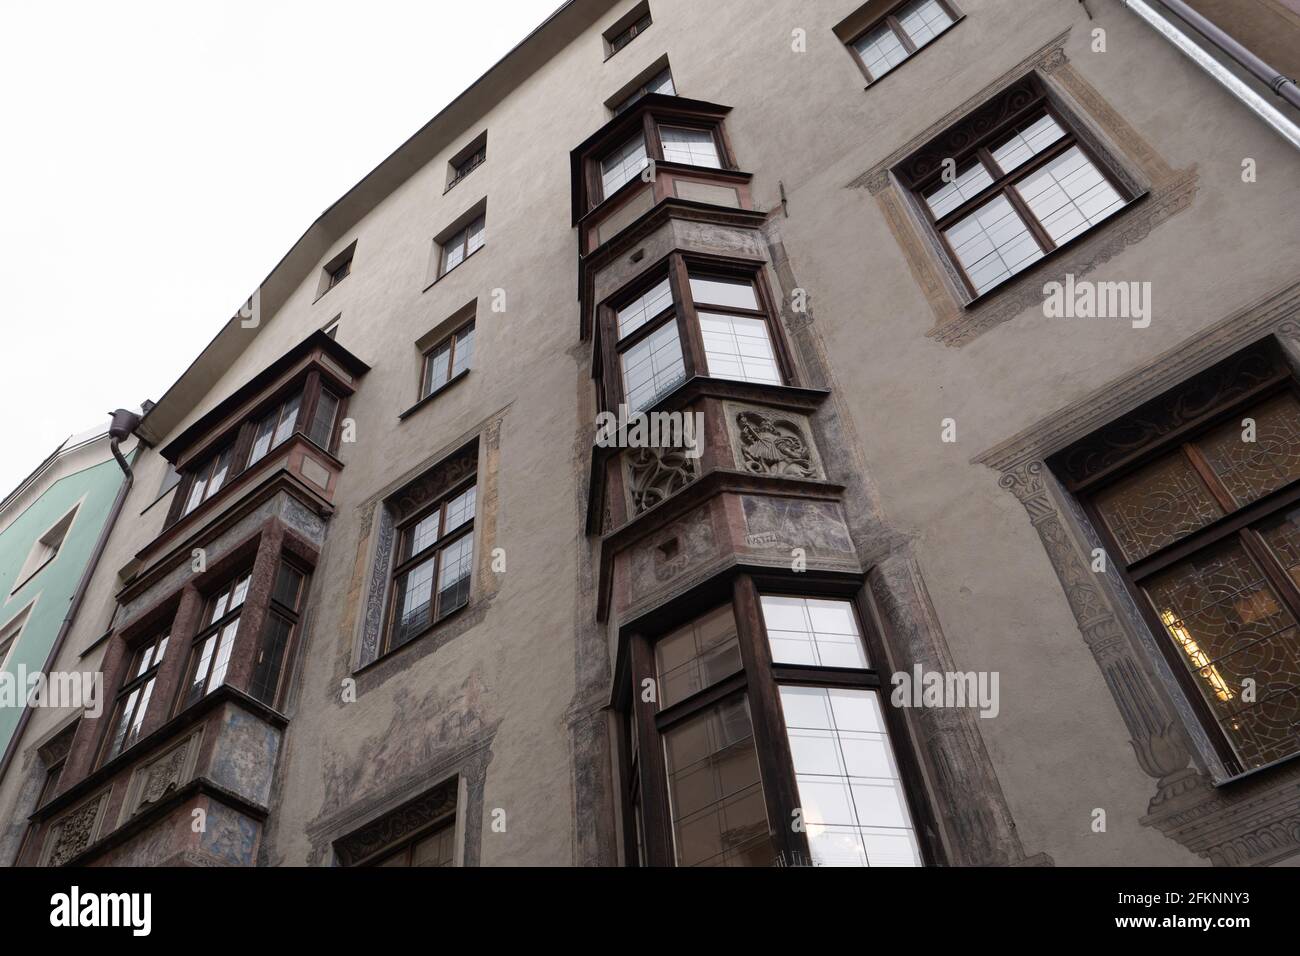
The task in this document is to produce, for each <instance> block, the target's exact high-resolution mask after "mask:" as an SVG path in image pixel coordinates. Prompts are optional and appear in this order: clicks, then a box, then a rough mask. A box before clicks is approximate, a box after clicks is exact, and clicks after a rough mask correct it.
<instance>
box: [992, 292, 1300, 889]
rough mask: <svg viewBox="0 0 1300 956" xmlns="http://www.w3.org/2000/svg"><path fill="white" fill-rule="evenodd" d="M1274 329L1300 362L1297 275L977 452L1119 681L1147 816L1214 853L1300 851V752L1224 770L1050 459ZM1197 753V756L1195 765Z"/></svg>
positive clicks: (1112, 685) (1108, 676) (1233, 857)
mask: <svg viewBox="0 0 1300 956" xmlns="http://www.w3.org/2000/svg"><path fill="white" fill-rule="evenodd" d="M1268 336H1273V337H1275V338H1276V339H1277V341H1278V342H1279V344H1280V345H1281V346H1282V350H1283V353H1284V354H1285V355H1286V357H1287V359H1288V361H1289V362H1290V364H1291V365H1292V367H1293V368H1300V282H1293V283H1291V284H1289V285H1287V286H1284V287H1282V288H1280V289H1278V290H1276V291H1274V292H1272V293H1270V294H1268V295H1266V296H1264V297H1262V298H1260V299H1259V300H1257V301H1256V302H1254V303H1253V304H1251V305H1250V306H1247V307H1246V308H1245V309H1242V310H1240V311H1238V312H1236V313H1234V314H1232V315H1230V316H1228V317H1227V318H1225V319H1223V320H1221V321H1219V322H1217V323H1215V324H1214V325H1212V326H1210V327H1209V328H1207V329H1205V330H1204V331H1202V332H1200V333H1197V334H1196V335H1194V336H1192V337H1191V338H1189V339H1188V340H1186V341H1184V342H1183V343H1181V344H1180V345H1178V346H1176V347H1175V348H1173V349H1171V350H1169V351H1167V352H1165V353H1163V354H1162V355H1160V356H1159V357H1157V358H1156V359H1154V360H1152V361H1151V362H1149V363H1147V364H1146V365H1145V366H1144V367H1143V368H1141V369H1139V370H1138V371H1135V372H1132V373H1130V374H1129V375H1127V376H1124V377H1123V378H1121V379H1119V380H1118V381H1116V382H1112V383H1110V384H1108V385H1106V386H1104V387H1103V388H1100V389H1097V390H1096V391H1095V392H1093V393H1092V394H1090V395H1088V396H1086V397H1084V398H1083V399H1081V400H1079V401H1076V402H1073V403H1071V404H1070V405H1068V406H1066V407H1065V408H1063V409H1061V410H1060V411H1058V412H1056V413H1054V414H1052V415H1050V416H1048V417H1046V418H1044V419H1042V420H1041V421H1040V422H1039V423H1038V424H1036V425H1034V426H1031V427H1030V428H1028V429H1026V430H1024V431H1022V432H1021V433H1019V434H1018V435H1016V436H1014V437H1013V438H1011V439H1009V440H1008V441H1006V442H1003V443H1002V444H1000V445H998V446H997V447H995V448H992V449H990V450H989V451H987V452H984V453H983V454H981V455H979V456H978V457H976V458H975V459H973V460H972V461H973V463H978V464H984V465H987V466H988V467H990V468H992V469H994V470H995V471H997V472H999V473H1000V479H999V482H998V483H999V485H1000V486H1001V487H1003V488H1005V489H1006V490H1007V491H1009V492H1011V493H1012V494H1013V495H1015V497H1016V499H1017V500H1019V501H1020V502H1021V504H1022V505H1023V506H1024V507H1025V510H1026V512H1027V513H1028V516H1029V519H1030V523H1031V525H1032V527H1033V528H1034V530H1035V531H1037V532H1038V535H1039V538H1040V539H1041V541H1042V543H1043V547H1044V549H1045V550H1046V552H1047V556H1048V559H1049V560H1050V562H1051V564H1052V567H1053V569H1054V570H1055V571H1056V574H1057V577H1058V578H1059V579H1060V581H1061V586H1062V589H1063V590H1064V592H1065V597H1066V600H1067V602H1068V604H1069V607H1070V610H1071V612H1072V613H1073V615H1074V617H1075V619H1076V621H1077V622H1078V625H1079V630H1080V633H1081V634H1082V636H1083V639H1084V642H1085V643H1087V644H1088V646H1089V649H1090V650H1091V651H1092V653H1093V656H1094V658H1095V659H1096V661H1097V666H1098V668H1099V669H1100V670H1101V672H1102V675H1103V677H1104V679H1105V682H1106V685H1107V687H1108V688H1109V690H1110V691H1111V694H1112V696H1113V697H1114V699H1115V702H1116V705H1117V707H1118V709H1119V712H1120V715H1121V717H1122V718H1123V720H1124V723H1125V725H1126V727H1127V728H1128V731H1129V733H1130V734H1131V735H1132V745H1133V748H1134V753H1135V759H1136V761H1137V763H1138V765H1139V766H1140V767H1141V769H1142V770H1143V772H1145V773H1146V774H1147V775H1148V776H1151V777H1153V778H1155V779H1156V793H1155V795H1154V796H1153V797H1152V799H1151V801H1150V805H1149V807H1148V810H1147V815H1146V816H1145V817H1143V818H1142V821H1141V822H1142V823H1143V824H1144V825H1147V826H1155V827H1157V828H1158V829H1160V830H1161V831H1162V832H1164V833H1165V834H1166V835H1167V836H1169V837H1170V838H1171V839H1173V840H1175V841H1177V842H1179V843H1181V844H1182V845H1184V846H1186V847H1187V848H1188V849H1190V850H1192V851H1193V852H1195V853H1197V854H1199V855H1201V856H1203V857H1205V858H1207V859H1209V860H1210V861H1211V862H1212V863H1214V864H1216V865H1240V864H1267V863H1272V862H1275V861H1277V860H1280V859H1283V858H1285V857H1287V856H1291V855H1293V854H1296V853H1300V761H1297V760H1295V759H1289V760H1286V761H1282V762H1280V763H1279V764H1275V765H1273V766H1270V767H1263V768H1260V769H1258V770H1255V771H1251V772H1247V773H1245V774H1242V775H1240V776H1237V777H1233V778H1230V779H1229V778H1227V777H1225V776H1224V775H1223V772H1222V768H1221V765H1220V762H1219V758H1218V756H1217V754H1216V752H1215V750H1214V748H1213V746H1212V744H1211V742H1210V741H1209V739H1208V737H1207V735H1206V731H1205V728H1204V727H1203V726H1202V724H1201V722H1200V721H1199V720H1198V719H1197V718H1196V716H1195V715H1194V713H1193V712H1192V710H1191V708H1190V706H1189V704H1188V702H1187V700H1186V697H1185V695H1184V693H1183V691H1182V689H1181V687H1180V685H1179V684H1178V683H1177V680H1176V678H1175V677H1174V675H1173V674H1172V673H1171V672H1170V671H1169V669H1168V665H1167V663H1166V660H1165V657H1164V656H1163V655H1162V654H1161V652H1160V649H1159V647H1158V646H1157V645H1156V644H1155V641H1156V639H1157V637H1158V635H1155V634H1153V633H1152V632H1151V629H1150V628H1149V627H1148V626H1147V625H1146V623H1145V622H1144V621H1143V620H1142V619H1141V618H1140V616H1139V615H1138V613H1137V609H1136V606H1135V605H1134V604H1133V601H1132V598H1131V597H1130V596H1129V595H1128V593H1127V591H1125V590H1124V589H1123V585H1122V582H1121V581H1119V580H1118V578H1117V577H1115V575H1116V574H1117V572H1116V571H1114V569H1113V568H1112V569H1109V570H1108V573H1107V574H1105V575H1097V574H1093V573H1092V572H1091V570H1090V555H1091V553H1092V549H1093V548H1095V547H1099V546H1100V539H1099V537H1098V536H1097V534H1096V531H1095V529H1093V528H1092V526H1091V524H1090V522H1089V521H1088V519H1087V517H1086V515H1085V514H1084V512H1083V509H1082V508H1081V506H1080V505H1079V503H1078V502H1077V501H1076V500H1075V499H1074V497H1073V496H1072V495H1070V494H1069V493H1068V492H1067V491H1066V490H1065V489H1064V487H1063V486H1062V485H1061V484H1060V482H1058V481H1057V480H1056V478H1055V476H1054V475H1053V474H1052V472H1051V469H1050V468H1049V467H1048V466H1047V464H1046V459H1047V458H1049V457H1050V456H1051V455H1053V454H1055V453H1056V452H1058V451H1060V450H1061V449H1063V448H1066V447H1068V446H1069V445H1071V444H1073V443H1074V442H1075V441H1078V440H1079V439H1081V438H1083V437H1084V436H1086V435H1089V434H1091V433H1093V432H1094V431H1096V430H1097V429H1098V428H1100V427H1102V426H1104V425H1105V424H1106V423H1107V422H1109V421H1112V420H1114V419H1115V418H1117V417H1118V416H1120V415H1121V414H1123V413H1126V412H1128V411H1131V410H1132V409H1134V408H1137V407H1139V406H1140V405H1142V404H1143V403H1144V402H1147V401H1150V400H1152V399H1154V398H1156V397H1157V396H1159V395H1160V394H1162V393H1164V392H1165V391H1167V390H1168V389H1169V388H1170V387H1171V385H1176V384H1177V383H1180V382H1183V381H1186V380H1188V379H1190V378H1191V377H1192V376H1193V375H1195V374H1197V373H1198V372H1201V371H1203V370H1205V369H1207V368H1209V367H1211V366H1213V365H1215V364H1216V363H1217V362H1220V361H1223V360H1224V359H1227V358H1230V357H1232V356H1233V355H1235V354H1237V353H1239V352H1240V351H1241V350H1242V349H1244V348H1245V347H1246V346H1248V345H1250V344H1252V343H1254V342H1257V341H1259V340H1260V339H1262V338H1266V337H1268ZM1189 764H1191V766H1189Z"/></svg>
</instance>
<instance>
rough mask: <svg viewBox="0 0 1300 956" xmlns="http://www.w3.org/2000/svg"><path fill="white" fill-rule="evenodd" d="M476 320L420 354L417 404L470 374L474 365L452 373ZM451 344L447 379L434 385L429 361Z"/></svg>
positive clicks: (474, 318) (474, 327)
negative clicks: (458, 349) (462, 341)
mask: <svg viewBox="0 0 1300 956" xmlns="http://www.w3.org/2000/svg"><path fill="white" fill-rule="evenodd" d="M461 261H464V260H461ZM476 320H477V316H474V317H471V318H470V319H468V320H467V321H465V322H462V323H461V324H460V325H459V326H458V327H457V328H456V329H455V330H454V331H452V332H450V333H448V334H447V335H444V336H443V337H442V338H440V339H439V340H438V341H437V342H435V343H434V344H433V345H430V346H429V347H428V348H427V349H425V350H424V351H423V352H421V353H420V395H419V398H418V399H417V402H422V401H424V400H425V399H426V398H432V397H433V396H434V395H436V394H438V393H439V392H440V391H442V390H443V389H444V388H446V387H447V386H448V385H450V384H451V383H452V382H454V381H457V380H458V379H460V378H461V377H462V376H465V375H468V374H469V372H470V370H471V369H472V368H473V366H472V365H467V366H465V368H463V369H461V370H460V371H459V372H455V373H453V372H452V369H454V368H455V367H456V346H457V345H458V344H459V343H460V342H461V340H462V339H463V338H464V336H465V333H466V332H467V331H474V330H476V325H475V323H476ZM475 341H477V336H475ZM449 342H450V343H451V349H450V350H449V352H448V354H447V377H446V378H445V379H443V381H441V382H439V383H438V384H437V385H434V384H433V383H432V382H431V381H430V380H429V375H430V367H429V361H430V359H432V358H433V355H434V353H435V352H437V351H438V350H439V349H440V348H442V347H443V346H444V345H446V344H447V343H449ZM471 361H472V359H471Z"/></svg>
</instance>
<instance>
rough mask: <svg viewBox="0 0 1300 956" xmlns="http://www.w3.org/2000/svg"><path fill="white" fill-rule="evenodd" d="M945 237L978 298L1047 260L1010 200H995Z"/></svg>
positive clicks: (969, 216) (961, 221) (947, 230)
mask: <svg viewBox="0 0 1300 956" xmlns="http://www.w3.org/2000/svg"><path fill="white" fill-rule="evenodd" d="M943 234H944V236H945V237H946V238H947V240H948V243H949V244H950V245H951V246H952V250H953V252H954V253H955V254H956V256H957V261H958V262H960V263H961V266H962V268H963V269H965V270H966V275H967V276H969V277H970V281H971V285H973V286H974V287H975V292H976V293H977V294H978V293H980V292H985V291H987V290H988V289H991V288H993V287H994V286H995V285H997V284H998V283H999V282H1002V281H1003V280H1004V279H1007V278H1010V277H1011V276H1013V275H1015V274H1016V273H1017V272H1019V271H1020V270H1021V269H1024V268H1025V267H1026V266H1028V265H1030V263H1032V262H1035V261H1036V260H1038V259H1041V258H1042V257H1043V250H1042V249H1040V248H1039V246H1038V243H1037V242H1036V241H1035V240H1034V237H1033V236H1032V235H1031V234H1030V232H1029V228H1028V227H1027V226H1026V225H1025V223H1024V220H1022V219H1021V218H1020V216H1019V214H1017V213H1016V211H1015V209H1014V208H1012V206H1011V203H1010V202H1009V201H1008V200H1007V197H1006V196H996V197H994V199H993V200H992V201H991V202H987V203H985V204H984V205H983V206H980V208H979V209H976V210H975V211H974V212H972V213H971V214H970V215H968V216H966V217H964V218H963V219H961V220H960V221H958V222H957V223H956V224H955V225H953V226H951V227H949V228H948V229H945V230H944V231H943Z"/></svg>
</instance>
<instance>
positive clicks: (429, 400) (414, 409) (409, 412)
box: [397, 368, 472, 422]
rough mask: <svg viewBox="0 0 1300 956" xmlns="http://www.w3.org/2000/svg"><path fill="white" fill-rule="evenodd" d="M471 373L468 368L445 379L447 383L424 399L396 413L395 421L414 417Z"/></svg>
mask: <svg viewBox="0 0 1300 956" xmlns="http://www.w3.org/2000/svg"><path fill="white" fill-rule="evenodd" d="M471 371H472V369H468V368H465V369H461V370H460V371H459V372H457V373H456V374H455V375H453V376H452V377H451V378H449V379H447V381H445V382H443V383H442V384H441V385H439V386H438V387H437V388H435V389H434V390H433V391H432V392H430V393H429V394H428V395H426V396H424V398H422V399H420V400H419V401H418V402H416V403H415V404H414V405H412V406H411V407H410V408H408V409H407V410H406V411H404V412H398V414H397V420H398V421H399V422H404V421H406V420H407V419H408V418H410V417H411V416H412V415H414V414H415V413H416V412H418V411H419V410H420V409H422V408H424V407H425V406H426V405H429V404H431V403H432V402H433V400H434V399H435V398H437V397H438V396H439V395H441V394H442V393H443V392H445V391H447V389H449V388H451V387H452V386H453V385H455V384H456V383H457V382H459V381H460V380H461V379H463V378H464V377H465V376H466V375H468V374H469V373H470V372H471Z"/></svg>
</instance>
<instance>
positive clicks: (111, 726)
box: [95, 627, 175, 766]
mask: <svg viewBox="0 0 1300 956" xmlns="http://www.w3.org/2000/svg"><path fill="white" fill-rule="evenodd" d="M160 647H161V648H162V653H159V648H160ZM169 650H170V651H172V652H173V653H174V652H175V647H174V646H173V645H172V642H171V628H170V627H165V628H162V629H161V630H160V631H154V632H152V634H151V636H150V638H149V639H147V640H145V641H143V642H142V643H139V644H136V645H135V646H133V647H132V650H131V656H130V663H129V666H128V668H127V671H126V673H125V675H124V676H125V680H124V681H123V683H122V685H121V686H120V687H119V688H118V690H117V693H116V694H115V695H114V698H113V708H112V711H111V712H110V715H109V720H108V730H107V733H105V735H104V738H103V740H102V741H101V746H100V752H99V754H98V756H97V758H96V761H95V765H96V766H101V765H103V764H105V763H107V762H108V761H110V760H113V759H114V758H116V757H118V756H120V755H122V754H124V753H126V752H127V751H128V750H130V749H131V748H132V747H133V746H135V744H137V743H138V742H139V738H138V737H137V738H135V739H133V740H128V739H127V734H124V735H123V741H122V746H121V749H119V750H118V751H117V752H116V753H114V752H113V746H114V743H115V740H116V737H117V730H118V727H119V724H129V723H130V720H131V718H133V717H134V716H135V715H136V714H137V713H140V716H141V720H143V718H144V714H145V713H147V712H148V709H149V707H151V706H158V707H163V708H166V707H167V706H168V705H167V704H166V703H162V702H160V701H158V700H157V699H156V698H155V697H154V696H153V694H152V692H150V696H149V699H148V700H147V701H143V702H142V701H141V700H139V699H137V700H135V701H132V700H131V694H132V693H133V692H134V691H136V690H139V689H140V688H143V687H145V686H146V685H148V684H150V683H155V681H156V678H157V677H158V671H159V668H160V666H161V664H162V662H163V660H164V659H165V658H166V656H167V651H169ZM146 654H147V655H148V656H149V658H150V663H149V665H148V667H146V668H145V669H144V670H142V671H141V670H140V665H141V664H142V663H143V661H144V657H145V655H146ZM137 671H139V673H136V672H137ZM155 686H156V685H155ZM142 703H143V710H142V708H141V704H142ZM128 707H129V708H130V709H129V710H128ZM128 733H129V732H128Z"/></svg>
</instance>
